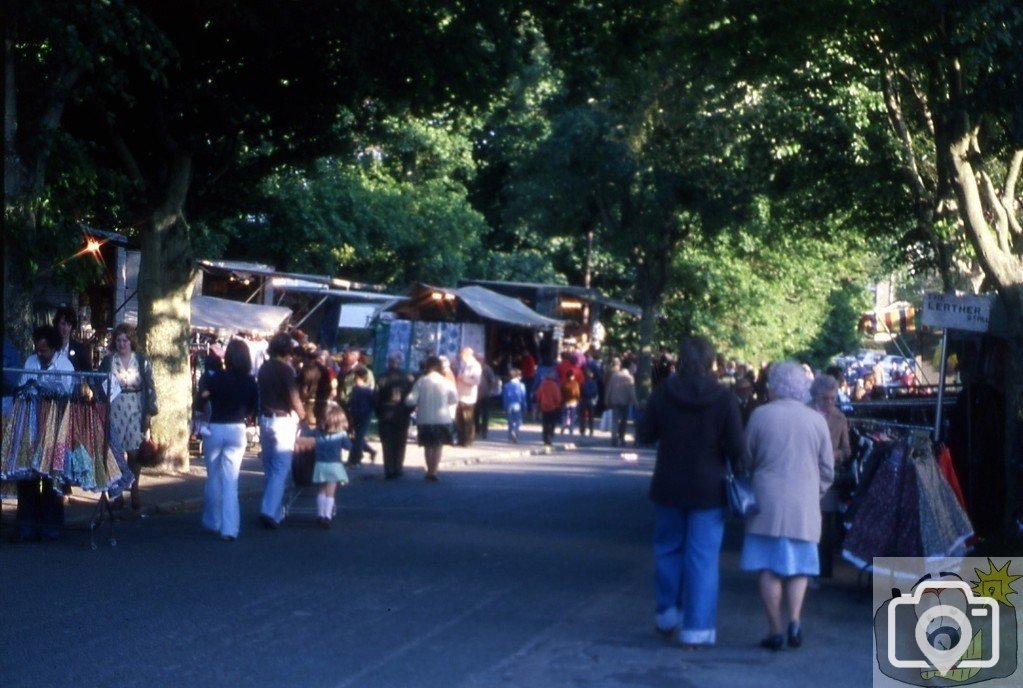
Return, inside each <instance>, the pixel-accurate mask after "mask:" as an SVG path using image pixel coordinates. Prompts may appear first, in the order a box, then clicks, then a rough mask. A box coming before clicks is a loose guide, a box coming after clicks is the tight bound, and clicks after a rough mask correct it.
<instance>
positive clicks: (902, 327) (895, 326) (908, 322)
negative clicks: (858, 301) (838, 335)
mask: <svg viewBox="0 0 1023 688" xmlns="http://www.w3.org/2000/svg"><path fill="white" fill-rule="evenodd" d="M859 329H860V331H861V332H864V333H866V334H868V335H880V334H884V335H896V334H906V333H907V332H915V331H916V308H915V307H914V306H913V304H911V303H909V302H907V301H896V302H895V303H893V304H891V305H890V306H885V307H884V308H878V309H876V310H873V311H866V312H864V313H860V324H859Z"/></svg>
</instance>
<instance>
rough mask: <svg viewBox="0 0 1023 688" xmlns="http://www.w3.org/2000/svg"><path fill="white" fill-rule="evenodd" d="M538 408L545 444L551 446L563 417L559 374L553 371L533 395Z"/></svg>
mask: <svg viewBox="0 0 1023 688" xmlns="http://www.w3.org/2000/svg"><path fill="white" fill-rule="evenodd" d="M533 396H534V397H535V398H536V406H537V408H538V409H540V423H541V427H542V428H543V432H542V435H543V443H544V444H545V445H547V446H550V445H551V444H553V442H554V429H555V428H556V427H557V426H558V416H559V415H561V388H560V387H559V386H558V372H557V371H556V370H553V369H552V370H551V371H550V372H548V373H547V377H545V378H544V379H543V381H542V382H541V383H540V385H539V386H538V387H537V388H536V392H535V393H534V395H533Z"/></svg>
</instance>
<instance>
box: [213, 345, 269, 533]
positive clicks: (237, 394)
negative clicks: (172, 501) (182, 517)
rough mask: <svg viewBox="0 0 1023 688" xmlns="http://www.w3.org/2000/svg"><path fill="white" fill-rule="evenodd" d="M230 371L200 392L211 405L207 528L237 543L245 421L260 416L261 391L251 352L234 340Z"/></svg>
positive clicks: (227, 359)
mask: <svg viewBox="0 0 1023 688" xmlns="http://www.w3.org/2000/svg"><path fill="white" fill-rule="evenodd" d="M224 364H225V370H224V371H223V372H221V373H219V374H217V375H213V376H211V377H210V378H208V381H207V383H206V385H205V386H204V388H203V390H202V391H201V392H199V398H200V399H201V400H202V401H204V402H205V401H208V402H209V404H210V422H209V434H208V435H207V436H206V438H205V439H204V440H203V443H202V453H203V460H204V461H205V462H206V490H205V493H204V496H205V498H204V500H203V512H202V524H203V527H205V528H206V529H207V530H210V531H213V532H216V533H218V534H219V535H220V539H222V540H227V541H233V540H235V539H237V537H238V530H239V528H240V525H241V517H240V510H239V506H238V474H239V473H240V472H241V468H242V459H243V458H245V445H246V439H245V419H246V418H248V417H249V416H254V415H256V412H257V411H258V407H259V387H257V386H256V381H255V380H253V379H252V375H251V371H252V357H251V356H250V354H249V347H248V346H246V344H245V342H243V341H241V340H240V339H232V340H231V341H230V342H229V343H228V345H227V351H226V352H225V354H224Z"/></svg>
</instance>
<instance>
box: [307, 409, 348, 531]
mask: <svg viewBox="0 0 1023 688" xmlns="http://www.w3.org/2000/svg"><path fill="white" fill-rule="evenodd" d="M324 418H325V420H324V423H323V427H322V428H319V429H317V430H316V464H315V466H314V467H313V480H312V481H313V483H314V484H317V485H319V486H320V492H319V494H318V495H316V514H317V518H316V523H318V524H319V526H320V527H321V528H323V529H324V530H326V529H328V528H330V524H331V521H332V520H333V518H334V493H335V491H336V490H337V486H338V484H341V485H346V484H347V483H348V473H347V472H345V466H344V462H343V461H342V458H341V452H342V450H344V449H347V450H349V451H351V449H352V441H351V440H350V439H348V433H347V432H345V431H346V430H347V428H348V419H347V418H346V417H345V412H344V409H342V408H341V407H340V406H338V405H337V404H335V403H331V404H329V405H328V406H327V410H326V412H325V413H324Z"/></svg>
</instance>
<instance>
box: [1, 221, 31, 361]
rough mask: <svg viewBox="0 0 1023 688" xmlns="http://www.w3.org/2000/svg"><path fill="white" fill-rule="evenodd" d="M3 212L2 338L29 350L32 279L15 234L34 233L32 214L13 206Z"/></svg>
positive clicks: (21, 349) (29, 234)
mask: <svg viewBox="0 0 1023 688" xmlns="http://www.w3.org/2000/svg"><path fill="white" fill-rule="evenodd" d="M15 203H18V202H17V201H15ZM4 211H5V212H4V214H5V218H4V224H5V225H6V226H5V228H4V338H5V339H7V340H8V341H10V342H11V343H12V344H13V345H14V346H15V347H16V348H17V349H18V350H19V351H31V350H32V342H31V339H32V336H31V335H32V322H33V312H32V294H33V280H32V275H31V273H30V270H29V262H28V259H27V258H26V257H25V254H24V252H23V251H21V249H20V243H19V239H18V238H17V237H26V236H35V231H36V223H35V214H34V213H32V212H25V210H24V207H18V206H17V205H16V206H15V207H13V208H12V207H10V206H8V207H5V208H4Z"/></svg>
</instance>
